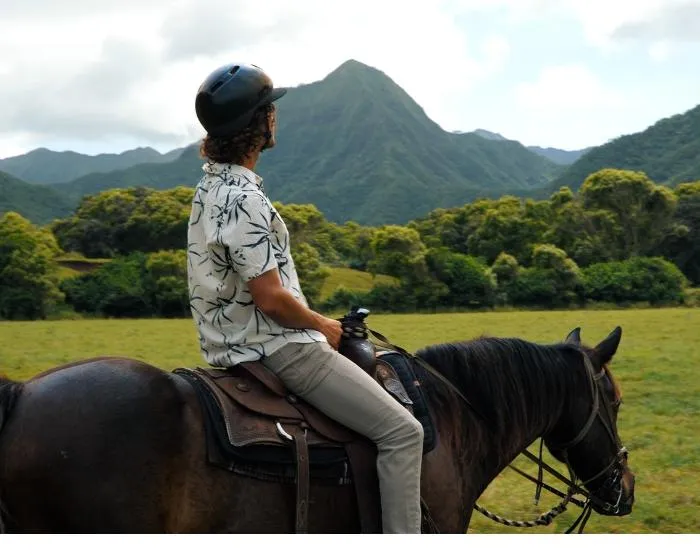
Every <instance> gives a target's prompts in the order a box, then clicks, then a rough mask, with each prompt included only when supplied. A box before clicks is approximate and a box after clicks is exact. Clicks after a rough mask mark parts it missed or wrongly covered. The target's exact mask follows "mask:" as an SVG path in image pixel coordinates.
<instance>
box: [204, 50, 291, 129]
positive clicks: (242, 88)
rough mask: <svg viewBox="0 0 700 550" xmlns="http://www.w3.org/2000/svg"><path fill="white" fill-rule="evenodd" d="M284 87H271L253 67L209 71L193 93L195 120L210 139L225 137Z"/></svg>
mask: <svg viewBox="0 0 700 550" xmlns="http://www.w3.org/2000/svg"><path fill="white" fill-rule="evenodd" d="M285 93H287V89H286V88H275V87H273V85H272V80H271V79H270V77H269V76H268V75H267V74H265V72H264V71H263V70H262V69H261V68H260V67H257V66H256V65H249V64H245V63H231V64H228V65H224V66H222V67H219V68H218V69H216V70H215V71H214V72H212V73H211V74H210V75H209V76H208V77H207V78H206V79H205V80H204V82H202V85H201V86H200V87H199V90H198V91H197V97H196V99H195V111H196V112H197V118H198V119H199V122H200V123H201V124H202V126H203V127H204V129H205V130H206V131H207V133H208V134H209V135H210V136H213V137H227V136H231V135H234V134H236V133H237V132H239V131H241V130H242V129H244V128H245V127H246V126H248V124H249V123H250V121H251V120H252V118H253V114H254V113H255V111H256V110H257V109H259V108H260V107H262V106H264V105H267V104H269V103H272V102H273V101H276V100H278V99H279V98H280V97H282V96H283V95H284V94H285Z"/></svg>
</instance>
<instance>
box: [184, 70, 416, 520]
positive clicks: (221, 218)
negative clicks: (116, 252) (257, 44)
mask: <svg viewBox="0 0 700 550" xmlns="http://www.w3.org/2000/svg"><path fill="white" fill-rule="evenodd" d="M285 93H286V90H285V89H283V88H274V87H273V85H272V81H271V80H270V78H269V77H268V76H267V75H266V74H265V73H264V72H263V71H262V70H261V69H260V68H258V67H256V66H255V65H246V64H232V65H227V66H224V67H221V68H219V69H217V70H215V71H214V72H213V73H211V74H210V75H209V76H208V77H207V78H206V80H205V81H204V82H203V83H202V85H201V86H200V88H199V91H198V93H197V97H196V101H195V110H196V113H197V117H198V119H199V121H200V123H201V124H202V126H203V127H204V129H205V130H206V131H207V136H206V137H205V138H204V141H203V142H202V145H201V153H202V156H203V157H204V158H205V159H206V160H207V162H206V163H205V164H204V166H203V170H204V176H203V177H202V179H201V181H200V182H199V184H198V185H197V188H196V191H195V196H194V199H193V202H192V213H191V217H190V224H189V230H188V272H189V288H190V301H191V309H192V314H193V317H194V320H195V322H196V325H197V329H198V331H199V336H200V346H201V349H202V353H203V356H204V358H205V360H206V361H207V362H208V363H209V364H210V365H212V366H218V367H227V366H230V365H235V364H237V363H240V362H243V361H261V362H262V363H263V364H264V365H265V367H267V368H268V369H270V370H271V371H272V372H274V373H275V374H276V375H277V376H278V377H279V378H280V379H281V380H282V382H283V383H284V384H285V385H286V386H287V387H288V388H289V390H290V391H291V392H293V393H295V394H296V395H298V396H299V397H301V398H302V399H304V400H305V401H306V402H308V403H310V404H312V405H314V406H315V407H317V408H318V409H319V410H321V411H323V412H324V413H326V414H327V415H328V416H330V417H331V418H333V419H335V420H336V421H338V422H340V423H341V424H344V425H346V426H348V427H349V428H351V429H353V430H355V431H357V432H359V433H361V434H363V435H365V436H366V437H368V438H369V439H371V440H372V441H374V442H375V444H376V445H377V448H378V458H377V469H378V474H379V483H380V492H381V499H382V516H383V531H384V532H385V533H420V521H421V515H420V471H421V460H422V452H423V429H422V427H421V425H420V423H419V422H418V421H416V420H415V419H414V418H413V417H412V416H411V415H410V414H409V413H408V412H407V411H406V409H404V407H402V406H401V405H400V404H399V403H397V402H396V401H395V400H394V399H393V398H392V397H391V396H389V395H388V394H387V393H386V392H385V391H384V390H383V389H381V388H380V387H379V385H378V384H377V383H376V382H374V380H372V378H371V377H370V376H369V375H368V374H367V373H365V372H364V371H363V370H362V369H361V368H360V367H358V366H357V365H356V364H355V363H353V362H352V361H350V360H349V359H347V358H346V357H344V356H343V355H341V354H340V353H338V352H337V351H336V350H337V349H338V346H339V343H340V337H341V333H342V330H341V324H340V322H339V321H337V320H335V319H329V318H327V317H325V316H323V315H320V314H319V313H316V312H315V311H312V310H311V309H309V307H308V303H307V301H306V299H305V297H304V294H303V293H302V291H301V286H300V285H299V279H298V277H297V273H296V269H295V267H294V260H293V259H292V255H291V253H290V243H289V234H288V232H287V228H286V226H285V224H284V221H283V220H282V219H281V218H280V216H279V214H278V212H277V210H276V209H275V208H274V206H273V205H272V203H271V202H270V200H269V199H268V197H267V196H266V195H265V190H264V187H263V182H262V178H261V177H260V176H258V175H257V174H256V173H255V172H254V171H253V170H254V169H255V165H256V162H257V160H258V157H259V155H260V153H261V152H262V151H264V150H266V149H270V148H272V147H274V145H275V130H276V111H275V106H274V103H273V102H274V101H276V100H277V99H279V98H280V97H282V96H283V95H284V94H285Z"/></svg>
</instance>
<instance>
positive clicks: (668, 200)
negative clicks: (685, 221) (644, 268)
mask: <svg viewBox="0 0 700 550" xmlns="http://www.w3.org/2000/svg"><path fill="white" fill-rule="evenodd" d="M581 198H582V200H583V205H584V207H585V208H586V209H587V210H603V211H607V212H610V213H611V214H612V215H613V216H614V218H615V221H616V222H617V224H618V225H619V226H620V232H619V235H615V237H617V242H616V243H615V244H616V245H617V247H618V249H619V250H620V251H621V252H622V254H623V255H622V257H631V256H644V255H647V254H649V253H651V252H652V251H653V250H654V249H655V248H656V246H658V244H659V243H660V242H661V240H662V239H663V238H664V237H665V236H666V234H667V232H668V227H669V225H670V223H671V219H672V216H673V212H674V208H675V206H676V201H677V198H676V196H675V195H674V194H673V192H672V191H671V190H670V189H668V188H667V187H664V186H662V185H655V184H654V182H653V181H651V180H650V179H649V178H648V177H647V176H646V174H644V173H643V172H633V171H630V170H614V169H611V168H606V169H603V170H599V171H598V172H595V173H593V174H591V175H590V176H588V178H586V180H585V181H584V183H583V186H582V187H581ZM611 237H613V236H611Z"/></svg>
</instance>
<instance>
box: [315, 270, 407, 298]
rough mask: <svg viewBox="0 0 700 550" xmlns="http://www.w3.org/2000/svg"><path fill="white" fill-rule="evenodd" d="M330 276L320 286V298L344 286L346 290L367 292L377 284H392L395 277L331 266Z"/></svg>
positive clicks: (326, 296) (327, 296)
mask: <svg viewBox="0 0 700 550" xmlns="http://www.w3.org/2000/svg"><path fill="white" fill-rule="evenodd" d="M330 270H331V274H330V276H329V277H328V278H327V279H326V280H325V281H324V283H323V286H322V287H321V296H320V300H321V301H323V300H326V299H328V298H329V297H330V296H331V294H333V293H334V292H335V291H336V290H337V289H338V288H340V287H341V286H342V287H345V288H346V289H348V290H356V291H361V292H367V291H369V290H372V288H373V287H374V286H376V285H378V284H392V283H395V282H396V279H394V278H393V277H389V276H388V275H376V276H373V275H372V274H371V273H367V272H365V271H357V270H356V269H350V268H349V267H331V268H330Z"/></svg>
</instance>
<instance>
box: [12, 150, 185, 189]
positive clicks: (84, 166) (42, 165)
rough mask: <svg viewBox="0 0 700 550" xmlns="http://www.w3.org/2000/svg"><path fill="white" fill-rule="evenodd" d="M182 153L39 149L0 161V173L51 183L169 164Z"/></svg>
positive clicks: (174, 151) (29, 180) (177, 151)
mask: <svg viewBox="0 0 700 550" xmlns="http://www.w3.org/2000/svg"><path fill="white" fill-rule="evenodd" d="M182 150H183V149H175V150H173V151H169V152H168V153H165V154H164V155H162V154H161V153H159V152H158V151H156V150H155V149H152V148H151V147H139V148H137V149H131V150H129V151H124V152H123V153H119V154H108V153H105V154H100V155H83V154H81V153H75V152H73V151H60V152H59V151H51V150H49V149H44V148H40V149H34V150H33V151H30V152H29V153H25V154H24V155H18V156H15V157H9V158H5V159H0V170H2V171H4V172H7V173H8V174H10V175H12V176H15V177H16V178H20V179H22V180H24V181H27V182H30V183H44V184H53V183H59V182H66V181H71V180H74V179H76V178H79V177H81V176H85V175H87V174H91V173H95V172H111V171H112V170H122V169H125V168H130V167H131V166H136V165H137V164H143V163H146V162H161V163H165V162H172V161H173V160H175V159H176V158H177V157H178V156H179V154H180V153H181V152H182Z"/></svg>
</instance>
